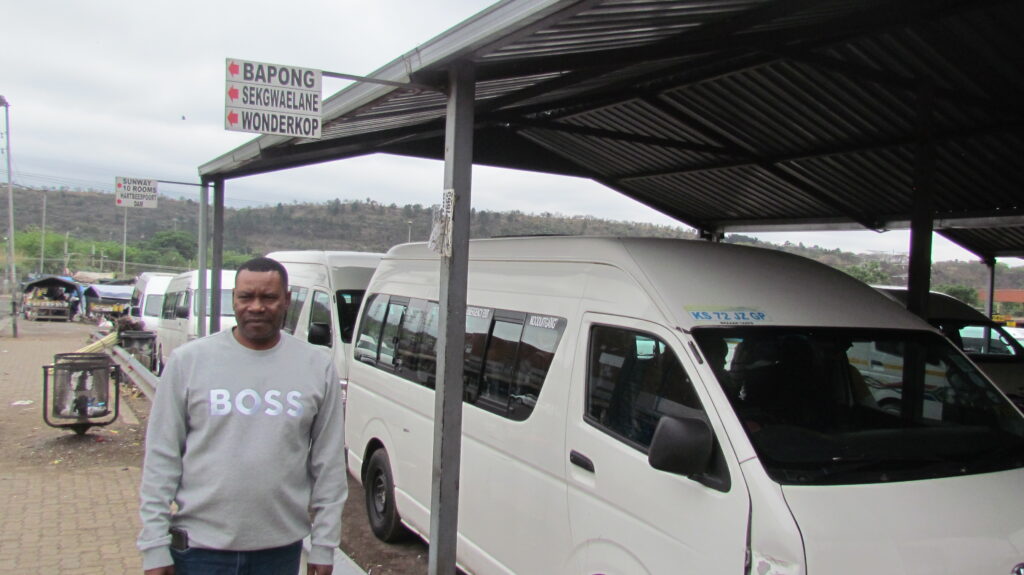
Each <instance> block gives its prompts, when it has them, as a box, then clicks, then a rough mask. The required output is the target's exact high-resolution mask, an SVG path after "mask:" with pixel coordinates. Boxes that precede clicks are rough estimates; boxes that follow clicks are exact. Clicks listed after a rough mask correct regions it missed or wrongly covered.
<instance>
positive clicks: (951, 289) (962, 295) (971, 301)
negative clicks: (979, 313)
mask: <svg viewBox="0 0 1024 575" xmlns="http://www.w3.org/2000/svg"><path fill="white" fill-rule="evenodd" d="M933 289H934V290H935V291H937V292H942V293H944V294H946V295H951V296H953V297H955V298H956V299H958V300H960V301H962V302H964V303H965V304H967V305H970V306H977V305H978V290H976V289H974V288H972V287H969V286H963V285H956V284H942V285H937V286H935V287H934V288H933Z"/></svg>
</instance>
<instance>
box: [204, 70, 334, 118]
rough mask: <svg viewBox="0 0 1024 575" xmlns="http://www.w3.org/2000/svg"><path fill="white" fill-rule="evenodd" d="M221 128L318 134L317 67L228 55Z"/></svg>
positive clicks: (318, 85) (320, 85)
mask: <svg viewBox="0 0 1024 575" xmlns="http://www.w3.org/2000/svg"><path fill="white" fill-rule="evenodd" d="M226 72H227V82H226V84H227V85H226V87H225V93H224V106H225V112H224V128H225V129H227V130H232V131H235V132H254V133H257V134H277V135H280V136H294V137H300V138H320V115H321V93H322V84H321V80H322V76H323V74H322V73H321V72H320V70H312V69H309V68H297V67H295V66H280V65H277V64H265V63H262V62H249V61H246V60H238V59H235V58H228V59H227V69H226Z"/></svg>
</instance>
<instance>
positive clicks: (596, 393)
mask: <svg viewBox="0 0 1024 575" xmlns="http://www.w3.org/2000/svg"><path fill="white" fill-rule="evenodd" d="M586 400H587V401H586V403H587V407H586V420H587V421H588V422H589V423H590V424H592V425H594V426H596V427H598V428H600V429H603V430H605V431H607V432H610V433H611V434H612V435H614V436H616V437H620V438H622V439H625V440H627V441H628V442H630V443H632V444H634V445H635V446H637V447H639V448H641V449H643V450H646V449H647V447H649V446H650V444H651V438H652V437H653V436H654V430H655V428H656V427H657V426H658V422H659V421H660V420H661V418H662V416H666V415H668V416H673V417H699V418H702V419H703V418H704V409H703V407H702V406H701V403H700V400H699V399H698V398H697V394H696V392H695V391H694V388H693V382H692V381H691V380H690V377H689V375H687V373H686V371H685V370H684V369H683V366H682V364H681V363H680V362H679V358H678V357H676V354H675V352H673V351H672V349H671V348H669V347H668V345H667V344H666V343H665V342H664V341H662V340H661V339H659V338H658V337H657V336H655V335H652V334H648V333H644V332H640V331H635V330H630V329H626V328H622V327H615V326H603V325H597V326H594V327H593V328H592V329H591V331H590V343H589V354H588V369H587V398H586Z"/></svg>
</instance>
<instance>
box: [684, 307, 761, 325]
mask: <svg viewBox="0 0 1024 575" xmlns="http://www.w3.org/2000/svg"><path fill="white" fill-rule="evenodd" d="M684 309H685V310H686V313H688V314H689V315H690V319H692V320H693V321H700V322H712V323H717V324H723V325H753V324H758V323H764V322H767V321H769V318H768V314H767V313H765V312H763V311H761V310H759V309H756V308H752V307H743V306H686V307H685V308H684Z"/></svg>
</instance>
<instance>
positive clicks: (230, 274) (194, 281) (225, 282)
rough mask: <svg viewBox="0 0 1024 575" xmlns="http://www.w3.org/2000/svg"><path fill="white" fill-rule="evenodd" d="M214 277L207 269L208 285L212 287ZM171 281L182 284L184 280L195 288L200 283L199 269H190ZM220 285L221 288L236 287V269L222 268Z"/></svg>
mask: <svg viewBox="0 0 1024 575" xmlns="http://www.w3.org/2000/svg"><path fill="white" fill-rule="evenodd" d="M212 279H213V275H212V274H211V273H210V270H206V287H210V281H211V280H212ZM171 282H172V283H174V284H175V285H181V284H182V283H184V282H188V284H189V287H190V288H193V289H195V288H196V287H198V285H199V270H189V271H187V272H182V273H180V274H178V275H176V276H174V277H173V278H172V279H171ZM220 287H221V289H230V288H233V287H235V270H220Z"/></svg>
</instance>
